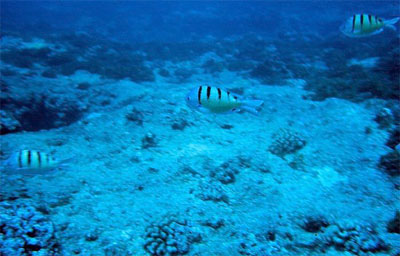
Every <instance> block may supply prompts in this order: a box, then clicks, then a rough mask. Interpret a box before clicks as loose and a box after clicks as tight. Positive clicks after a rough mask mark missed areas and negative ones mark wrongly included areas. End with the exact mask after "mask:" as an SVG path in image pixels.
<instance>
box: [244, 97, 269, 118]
mask: <svg viewBox="0 0 400 256" xmlns="http://www.w3.org/2000/svg"><path fill="white" fill-rule="evenodd" d="M263 104H264V101H262V100H244V101H243V105H242V106H241V107H240V108H241V109H243V110H245V111H247V112H249V113H252V114H254V115H258V109H259V108H261V106H262V105H263Z"/></svg>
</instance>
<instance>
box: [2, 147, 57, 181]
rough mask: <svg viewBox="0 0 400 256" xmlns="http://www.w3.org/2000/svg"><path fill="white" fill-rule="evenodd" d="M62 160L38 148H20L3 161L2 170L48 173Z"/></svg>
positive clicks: (17, 172) (7, 171)
mask: <svg viewBox="0 0 400 256" xmlns="http://www.w3.org/2000/svg"><path fill="white" fill-rule="evenodd" d="M60 163H61V162H60V161H58V160H56V159H55V158H54V157H52V156H51V155H50V154H47V153H44V152H40V151H37V150H27V149H24V150H20V151H17V152H14V153H12V154H11V156H10V157H9V158H8V159H7V160H5V161H4V162H3V163H2V165H3V166H2V170H4V172H6V173H15V174H26V175H34V174H46V173H49V172H51V171H52V170H54V169H56V168H57V167H59V166H60Z"/></svg>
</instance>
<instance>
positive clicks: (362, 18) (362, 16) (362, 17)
mask: <svg viewBox="0 0 400 256" xmlns="http://www.w3.org/2000/svg"><path fill="white" fill-rule="evenodd" d="M360 19H361V20H360V22H361V29H362V27H363V23H364V14H362V13H361V16H360Z"/></svg>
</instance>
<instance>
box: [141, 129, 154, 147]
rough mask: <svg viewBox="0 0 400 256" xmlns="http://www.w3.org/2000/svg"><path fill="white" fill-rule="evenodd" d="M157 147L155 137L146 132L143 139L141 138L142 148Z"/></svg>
mask: <svg viewBox="0 0 400 256" xmlns="http://www.w3.org/2000/svg"><path fill="white" fill-rule="evenodd" d="M156 146H157V139H156V135H155V134H153V133H151V132H148V133H147V134H146V135H145V136H144V137H143V138H142V148H143V149H147V148H152V147H156Z"/></svg>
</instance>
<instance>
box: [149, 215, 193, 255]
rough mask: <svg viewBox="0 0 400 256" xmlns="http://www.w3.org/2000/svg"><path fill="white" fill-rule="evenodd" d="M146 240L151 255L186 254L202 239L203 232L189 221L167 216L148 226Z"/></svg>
mask: <svg viewBox="0 0 400 256" xmlns="http://www.w3.org/2000/svg"><path fill="white" fill-rule="evenodd" d="M145 240H146V242H145V244H144V249H145V250H146V252H148V253H149V254H150V255H153V256H163V255H165V256H173V255H184V254H187V253H188V252H189V251H190V247H191V245H192V244H193V243H196V242H200V241H201V234H200V233H199V232H198V231H197V229H196V228H195V227H193V225H192V224H191V223H190V222H189V221H187V220H185V219H180V218H177V217H176V216H167V217H166V218H165V219H164V220H162V221H161V222H158V223H153V224H151V225H150V226H148V227H147V228H146V235H145Z"/></svg>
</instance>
